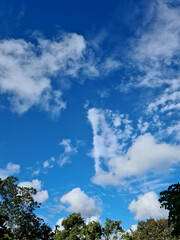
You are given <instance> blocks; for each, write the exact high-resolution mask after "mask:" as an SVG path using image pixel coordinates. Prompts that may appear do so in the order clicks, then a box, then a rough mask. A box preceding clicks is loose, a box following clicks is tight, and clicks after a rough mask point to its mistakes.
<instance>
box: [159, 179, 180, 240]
mask: <svg viewBox="0 0 180 240" xmlns="http://www.w3.org/2000/svg"><path fill="white" fill-rule="evenodd" d="M159 202H160V203H161V207H164V208H165V209H168V210H169V217H168V222H169V225H172V224H173V231H172V234H173V235H174V236H176V237H180V183H177V184H173V185H171V186H169V187H168V190H165V191H162V192H160V198H159Z"/></svg>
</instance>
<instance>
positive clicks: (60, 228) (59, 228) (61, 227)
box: [56, 218, 64, 231]
mask: <svg viewBox="0 0 180 240" xmlns="http://www.w3.org/2000/svg"><path fill="white" fill-rule="evenodd" d="M63 220H64V218H60V219H59V220H58V221H57V223H56V225H58V226H59V227H58V228H57V229H58V230H59V231H62V230H64V227H63V226H62V221H63Z"/></svg>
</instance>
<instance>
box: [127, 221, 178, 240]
mask: <svg viewBox="0 0 180 240" xmlns="http://www.w3.org/2000/svg"><path fill="white" fill-rule="evenodd" d="M129 239H131V240H145V239H146V240H163V239H168V240H175V239H176V238H175V237H173V236H172V235H171V228H170V227H169V226H168V221H167V219H159V220H155V219H152V218H150V219H147V220H146V221H140V222H139V223H138V225H137V230H135V231H132V234H131V235H129Z"/></svg>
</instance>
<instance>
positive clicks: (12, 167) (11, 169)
mask: <svg viewBox="0 0 180 240" xmlns="http://www.w3.org/2000/svg"><path fill="white" fill-rule="evenodd" d="M19 172H20V165H18V164H14V163H12V162H10V163H8V164H7V166H6V168H4V169H3V168H0V178H2V179H5V178H7V177H8V176H12V175H14V174H18V173H19Z"/></svg>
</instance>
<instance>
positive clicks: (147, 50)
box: [125, 0, 180, 118]
mask: <svg viewBox="0 0 180 240" xmlns="http://www.w3.org/2000/svg"><path fill="white" fill-rule="evenodd" d="M145 15H146V19H145V21H144V22H143V24H142V26H141V28H139V30H138V32H137V36H136V38H134V39H132V49H131V51H130V54H129V56H130V58H131V60H132V62H133V64H134V66H135V68H136V69H138V71H139V73H140V74H138V75H137V76H136V79H131V80H130V82H129V83H127V87H128V86H129V85H130V87H131V88H133V87H148V88H154V89H152V90H151V91H152V94H153V93H155V94H154V95H152V96H153V98H152V99H153V100H152V99H151V102H150V103H148V106H147V109H146V113H147V114H148V115H149V114H155V113H157V114H158V115H161V114H162V113H164V114H166V116H167V115H168V114H173V113H175V114H176V113H177V111H179V109H180V97H179V96H180V75H179V63H180V58H179V53H180V7H179V5H177V6H174V4H173V1H171V2H170V1H164V0H156V1H153V2H152V3H151V4H149V3H147V6H146V14H145ZM125 87H126V86H125ZM156 89H157V90H158V91H156ZM153 90H154V92H153ZM151 116H152V115H151ZM163 118H164V117H163Z"/></svg>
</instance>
